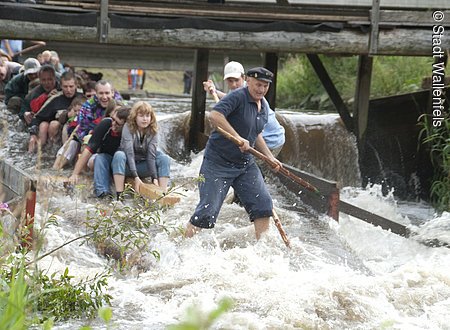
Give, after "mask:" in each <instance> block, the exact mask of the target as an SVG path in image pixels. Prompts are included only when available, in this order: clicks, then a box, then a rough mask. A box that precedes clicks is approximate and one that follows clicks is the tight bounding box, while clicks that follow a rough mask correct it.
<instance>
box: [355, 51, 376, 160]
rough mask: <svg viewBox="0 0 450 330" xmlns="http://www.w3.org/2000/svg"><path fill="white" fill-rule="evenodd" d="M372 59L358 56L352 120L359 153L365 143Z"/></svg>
mask: <svg viewBox="0 0 450 330" xmlns="http://www.w3.org/2000/svg"><path fill="white" fill-rule="evenodd" d="M372 66H373V57H370V56H368V55H361V56H359V61H358V76H357V79H356V91H355V108H354V112H353V113H354V118H355V120H354V121H355V125H356V135H357V138H358V147H359V150H360V151H361V150H362V148H363V147H364V143H365V135H366V129H367V123H368V120H369V101H370V83H371V80H372Z"/></svg>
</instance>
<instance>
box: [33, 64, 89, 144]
mask: <svg viewBox="0 0 450 330" xmlns="http://www.w3.org/2000/svg"><path fill="white" fill-rule="evenodd" d="M61 89H62V92H58V93H57V94H55V95H53V96H51V97H49V98H47V99H46V101H44V103H43V104H42V105H41V107H40V109H39V110H38V111H37V112H36V114H35V115H34V116H33V117H32V119H31V126H30V128H29V129H28V131H29V132H30V135H31V136H30V142H29V144H28V151H29V152H34V151H36V143H37V142H38V141H39V142H40V143H41V145H42V146H43V145H45V144H46V143H47V139H48V140H49V141H50V143H54V142H55V141H56V140H58V138H59V137H60V135H61V134H60V132H61V124H60V122H59V121H58V120H56V114H57V112H58V111H59V110H66V109H67V108H68V107H69V106H70V104H71V103H72V101H73V99H74V98H75V97H76V96H78V95H82V94H81V93H78V92H77V85H76V82H75V75H74V74H73V72H70V71H68V72H64V73H63V75H62V76H61Z"/></svg>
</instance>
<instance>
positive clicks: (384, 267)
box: [16, 119, 450, 330]
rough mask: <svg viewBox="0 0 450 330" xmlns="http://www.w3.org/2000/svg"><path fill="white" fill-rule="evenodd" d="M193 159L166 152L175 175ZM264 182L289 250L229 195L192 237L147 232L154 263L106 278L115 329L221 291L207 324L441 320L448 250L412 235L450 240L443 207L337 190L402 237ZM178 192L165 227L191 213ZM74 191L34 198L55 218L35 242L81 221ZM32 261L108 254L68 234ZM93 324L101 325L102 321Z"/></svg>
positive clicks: (440, 324)
mask: <svg viewBox="0 0 450 330" xmlns="http://www.w3.org/2000/svg"><path fill="white" fill-rule="evenodd" d="M308 120H310V119H308ZM16 138H17V137H16ZM190 158H191V162H190V163H189V164H187V165H183V164H180V163H177V162H175V161H174V163H173V166H172V174H173V182H174V183H175V184H177V180H182V181H185V180H186V179H185V178H186V177H191V178H195V177H196V176H197V175H198V170H199V168H200V164H201V161H202V153H200V154H196V155H195V154H192V155H191V156H190ZM19 163H20V162H19ZM269 189H270V191H271V194H272V196H273V198H274V204H275V206H276V208H277V210H278V214H279V216H280V218H281V221H282V223H283V226H284V229H285V231H286V233H287V235H288V237H289V238H290V241H291V245H292V249H290V250H289V249H287V248H286V246H285V245H284V243H283V241H282V240H281V238H280V235H279V233H278V232H277V230H276V228H275V227H274V226H271V228H270V232H269V233H268V235H267V237H265V238H264V239H262V240H260V241H258V242H257V241H256V240H255V238H254V230H253V227H252V226H251V224H250V222H249V221H248V217H247V215H246V213H245V211H244V210H243V208H241V207H239V206H237V205H236V204H224V206H223V208H222V211H221V213H220V215H219V219H218V221H217V225H216V228H215V229H214V230H204V231H202V232H200V233H199V234H198V235H197V236H195V237H194V238H192V239H183V238H182V237H181V236H180V235H179V234H176V233H174V232H172V233H170V234H166V233H152V235H153V236H154V237H152V244H151V246H150V247H149V251H150V250H151V249H157V250H158V251H159V252H160V254H161V259H160V261H156V260H155V259H153V258H148V259H147V260H145V266H146V267H145V270H143V271H137V270H130V271H127V272H125V273H124V274H115V273H113V274H112V276H111V277H110V279H109V289H108V292H109V293H110V294H111V295H112V296H113V297H114V299H113V300H112V309H113V322H114V326H115V328H116V329H130V330H131V329H164V328H165V327H166V326H168V325H170V324H176V323H178V322H180V320H182V319H183V317H184V314H185V311H186V309H187V308H188V307H189V306H192V305H197V306H198V307H199V308H200V309H201V310H203V311H205V312H206V311H210V310H212V309H214V308H215V307H216V306H217V303H218V301H219V300H220V299H221V298H222V297H230V298H231V299H233V301H234V307H233V309H232V310H231V311H230V312H228V313H226V314H225V315H224V316H223V317H221V318H220V319H219V321H218V322H216V323H215V325H214V327H213V328H214V329H299V328H300V329H405V330H406V329H408V330H410V329H450V325H449V324H450V322H449V316H448V311H449V310H450V275H449V271H448V267H449V265H450V254H449V251H450V250H449V249H448V248H445V247H438V248H431V247H428V246H425V245H424V244H422V243H421V240H422V239H423V238H424V237H428V236H431V237H434V238H439V239H441V240H443V241H445V242H450V237H449V232H450V231H449V225H448V224H449V223H450V214H449V213H444V214H442V215H437V214H434V211H432V209H431V208H430V207H429V206H427V205H426V204H425V203H409V204H407V205H405V204H404V203H401V202H399V201H396V200H395V198H394V197H393V195H388V196H383V195H382V194H381V189H380V188H379V187H377V186H374V187H368V188H365V189H362V188H354V187H346V188H345V189H343V192H342V198H343V199H344V200H346V201H348V202H351V203H354V204H355V205H359V206H361V207H364V208H366V209H368V210H370V211H372V212H375V213H378V214H380V215H382V216H384V217H386V218H389V219H391V220H393V221H397V222H399V223H401V224H403V225H406V226H408V228H410V229H411V230H413V231H414V232H415V233H416V235H415V236H414V237H411V238H408V239H407V238H403V237H399V236H397V235H395V234H392V233H390V232H388V231H385V230H382V229H380V228H377V227H374V226H372V225H370V224H367V223H365V222H363V221H360V220H358V219H355V218H352V217H350V216H347V215H345V214H340V221H339V222H336V221H334V220H332V219H330V218H328V217H326V216H317V215H312V214H308V213H307V212H303V211H302V212H299V207H300V206H301V205H300V204H301V202H300V201H292V200H289V199H287V198H286V197H285V196H284V195H283V191H280V190H279V187H277V186H276V185H275V184H270V185H269ZM281 190H282V189H281ZM184 195H185V196H184V197H183V198H182V201H181V202H180V203H179V204H177V205H176V207H173V208H170V209H168V210H166V211H164V212H163V213H162V214H161V216H162V219H163V221H164V222H165V223H166V225H168V226H171V227H172V226H183V225H184V224H185V223H186V222H187V221H188V219H189V217H190V215H191V214H192V213H193V211H194V208H195V206H196V204H197V202H198V191H197V190H196V189H189V190H187V191H185V192H184ZM76 196H77V195H76V194H75V195H73V196H69V195H67V194H64V193H63V190H60V191H56V192H55V193H47V194H41V195H38V204H37V209H36V224H37V226H38V227H39V226H42V223H44V222H45V221H46V219H47V218H48V217H49V215H50V214H56V218H57V222H58V224H57V225H50V226H48V228H47V229H46V231H45V243H44V251H49V250H51V249H52V248H54V247H57V246H60V245H61V244H63V243H64V242H66V241H68V240H70V239H73V238H75V237H77V236H80V235H83V234H84V233H85V232H84V228H83V226H82V225H81V222H80V219H82V218H83V215H84V213H85V212H86V211H87V210H93V209H94V208H95V205H94V203H95V200H91V199H88V200H87V201H86V200H85V199H83V198H81V199H80V198H78V197H76ZM414 208H417V209H416V210H415V209H414ZM406 210H408V212H407V211H406ZM412 215H416V216H417V218H420V221H419V220H417V219H414V220H412V219H411V218H412ZM40 266H41V267H43V268H49V269H50V273H51V272H53V271H63V270H64V269H65V267H69V268H70V273H72V274H73V275H75V276H76V277H77V278H83V277H85V276H92V275H93V274H96V273H100V272H102V271H103V270H104V269H105V268H106V267H108V262H107V260H106V259H105V258H103V257H101V256H99V254H98V253H97V251H96V250H95V248H93V247H91V246H88V245H82V246H80V245H79V243H72V244H70V245H67V246H65V247H64V248H62V249H60V250H58V251H57V252H56V253H54V254H53V255H51V256H49V257H46V258H44V259H43V260H42V261H40ZM85 323H86V321H68V322H63V323H60V324H57V325H56V326H55V327H54V328H55V329H73V328H77V327H78V326H80V325H82V324H85ZM92 325H93V327H94V328H95V329H106V327H105V326H104V325H103V324H102V322H101V321H99V320H95V321H94V322H93V324H92Z"/></svg>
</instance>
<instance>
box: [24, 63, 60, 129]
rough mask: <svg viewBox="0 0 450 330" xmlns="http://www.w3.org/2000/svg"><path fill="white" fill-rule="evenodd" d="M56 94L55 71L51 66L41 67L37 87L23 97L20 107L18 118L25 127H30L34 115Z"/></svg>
mask: <svg viewBox="0 0 450 330" xmlns="http://www.w3.org/2000/svg"><path fill="white" fill-rule="evenodd" d="M57 94H58V82H57V80H56V73H55V69H54V68H53V67H52V66H51V65H43V66H41V68H40V69H39V85H38V86H36V87H34V88H33V89H32V90H31V91H30V92H29V93H28V95H27V96H25V99H24V101H23V102H22V106H21V107H20V113H19V117H20V118H21V119H22V120H23V121H24V122H25V124H26V125H27V126H30V125H31V120H32V119H33V117H34V114H35V113H36V112H38V111H39V110H40V109H41V107H42V106H43V105H44V103H45V102H47V100H48V99H50V98H52V97H54V96H56V95H57Z"/></svg>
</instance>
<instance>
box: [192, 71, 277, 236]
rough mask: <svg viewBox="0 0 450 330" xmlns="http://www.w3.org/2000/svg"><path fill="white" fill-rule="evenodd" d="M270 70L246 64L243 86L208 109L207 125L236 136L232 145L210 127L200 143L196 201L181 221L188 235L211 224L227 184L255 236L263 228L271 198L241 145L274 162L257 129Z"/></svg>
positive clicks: (263, 116) (265, 112)
mask: <svg viewBox="0 0 450 330" xmlns="http://www.w3.org/2000/svg"><path fill="white" fill-rule="evenodd" d="M272 79H273V73H272V72H270V71H269V70H267V69H266V68H263V67H257V68H253V69H250V70H248V72H247V86H246V87H243V88H240V89H236V90H235V91H234V92H233V93H230V94H227V95H226V96H225V97H223V98H222V100H221V101H220V102H219V103H217V104H216V105H215V106H214V108H213V110H212V111H211V114H210V117H209V118H210V122H211V124H212V126H213V127H220V128H222V129H223V130H225V131H227V132H228V133H230V134H231V135H233V136H234V137H236V138H237V139H239V140H240V141H242V143H243V145H242V146H241V147H238V146H237V145H236V144H234V143H233V142H231V141H230V140H228V139H226V138H225V137H223V136H222V135H221V134H220V133H219V132H217V130H214V131H213V132H212V133H211V135H210V137H209V139H208V143H207V144H206V148H205V152H204V158H203V162H202V165H201V168H200V175H202V176H203V177H204V181H202V182H200V183H199V192H200V201H199V203H198V205H197V207H196V209H195V212H194V214H193V215H192V217H191V218H190V220H189V223H188V224H187V227H186V231H185V236H186V237H192V236H193V235H195V234H196V233H197V232H198V231H200V230H201V229H202V228H213V227H214V226H215V223H216V220H217V216H218V214H219V212H220V209H221V207H222V204H223V201H224V199H225V197H226V195H227V193H228V190H229V188H230V187H233V189H234V191H235V192H236V194H237V195H238V197H239V199H240V201H241V203H242V204H243V206H244V208H245V210H246V211H247V213H248V215H249V218H250V221H252V222H253V224H254V227H255V234H256V238H257V239H260V238H261V236H262V234H263V233H264V232H266V231H267V230H268V229H269V224H270V222H269V220H270V217H271V216H272V215H273V213H272V208H273V205H272V198H271V196H270V194H269V192H268V191H267V188H266V186H265V183H264V179H263V177H262V174H261V171H260V170H259V168H258V166H257V165H256V163H255V159H254V158H253V155H251V154H250V153H248V152H247V151H248V150H249V149H250V147H255V148H256V149H257V150H258V151H260V152H261V153H263V154H264V155H266V156H267V157H268V158H269V159H271V160H272V161H274V162H275V163H276V164H278V166H279V167H278V169H279V168H280V167H282V164H281V162H280V161H279V160H277V159H276V158H275V157H274V156H273V155H272V153H271V152H270V150H269V148H268V147H267V145H266V143H265V141H264V139H263V136H262V131H263V128H264V126H265V125H266V123H267V118H268V109H269V106H268V104H267V102H263V98H264V96H265V95H266V93H267V91H268V90H269V85H270V83H271V82H272Z"/></svg>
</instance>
